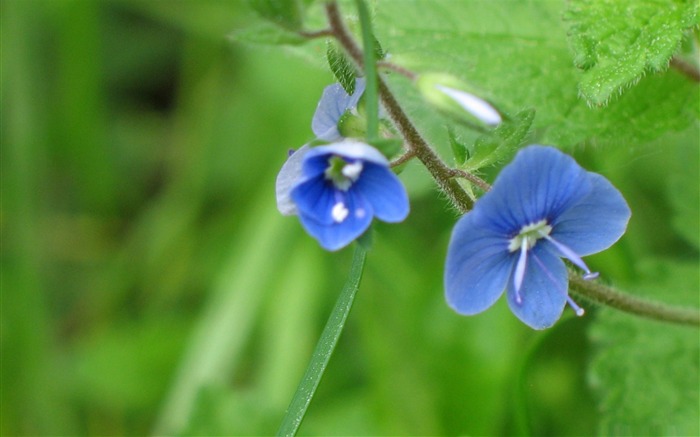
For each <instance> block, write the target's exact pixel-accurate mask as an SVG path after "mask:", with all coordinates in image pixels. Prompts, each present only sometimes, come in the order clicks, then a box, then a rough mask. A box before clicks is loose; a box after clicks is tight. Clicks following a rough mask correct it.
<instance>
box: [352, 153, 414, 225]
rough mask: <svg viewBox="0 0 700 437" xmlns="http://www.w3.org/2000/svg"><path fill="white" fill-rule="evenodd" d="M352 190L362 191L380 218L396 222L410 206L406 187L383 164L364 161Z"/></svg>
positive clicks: (404, 216) (406, 212)
mask: <svg viewBox="0 0 700 437" xmlns="http://www.w3.org/2000/svg"><path fill="white" fill-rule="evenodd" d="M352 190H357V191H359V192H361V193H362V195H363V196H364V197H365V199H367V201H368V202H369V203H370V204H371V205H372V209H374V215H375V216H376V217H377V218H378V219H380V220H384V221H385V222H390V223H396V222H400V221H402V220H404V219H405V218H406V216H407V215H408V212H409V209H410V208H409V204H408V194H406V189H405V188H404V186H403V184H402V183H401V181H400V180H399V178H398V177H397V176H396V175H395V174H394V173H393V172H392V171H391V170H389V169H388V168H386V167H384V166H380V165H377V164H373V163H369V162H368V163H365V166H364V168H363V170H362V174H361V175H360V177H359V179H358V180H357V183H355V184H354V185H353V187H352Z"/></svg>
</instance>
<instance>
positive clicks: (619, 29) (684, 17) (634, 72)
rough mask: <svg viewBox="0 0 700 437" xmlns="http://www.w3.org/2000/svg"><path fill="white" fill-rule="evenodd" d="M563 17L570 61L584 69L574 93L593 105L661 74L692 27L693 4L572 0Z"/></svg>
mask: <svg viewBox="0 0 700 437" xmlns="http://www.w3.org/2000/svg"><path fill="white" fill-rule="evenodd" d="M568 4H569V7H568V10H567V11H566V14H565V19H566V20H567V21H568V23H569V25H570V27H569V41H570V43H571V46H572V48H573V51H574V63H575V64H576V66H578V67H579V68H582V69H584V70H586V72H585V73H584V75H583V77H582V79H581V83H580V85H579V90H580V91H581V94H582V95H583V96H584V97H585V98H586V99H587V100H588V101H589V103H591V104H593V105H602V104H605V103H606V102H608V101H609V99H610V97H611V96H613V95H615V94H619V93H621V92H622V91H623V90H624V89H625V88H628V87H630V86H631V85H633V84H634V83H636V82H637V81H638V80H639V79H640V78H641V77H642V75H643V74H645V72H647V71H652V72H653V71H660V70H664V69H666V68H667V67H668V61H669V59H670V58H671V56H673V54H674V52H675V51H676V50H678V48H679V46H680V44H681V41H682V40H683V36H684V33H685V32H686V30H687V29H689V28H691V27H692V26H695V25H697V24H698V23H697V18H698V3H697V2H696V1H695V0H646V1H639V0H614V1H611V0H573V1H571V2H569V3H568Z"/></svg>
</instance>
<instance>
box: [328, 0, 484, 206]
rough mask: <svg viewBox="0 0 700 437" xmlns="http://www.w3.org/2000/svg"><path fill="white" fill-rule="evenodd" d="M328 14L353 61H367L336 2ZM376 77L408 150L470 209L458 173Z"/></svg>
mask: <svg viewBox="0 0 700 437" xmlns="http://www.w3.org/2000/svg"><path fill="white" fill-rule="evenodd" d="M326 15H327V16H328V22H329V24H330V27H331V30H332V31H333V35H334V36H335V38H336V39H337V40H338V42H339V43H340V45H341V46H343V48H344V49H345V51H346V52H347V53H348V55H350V57H351V58H352V59H353V61H355V63H356V64H357V65H358V66H359V67H360V68H362V67H363V65H364V63H363V54H362V50H361V49H360V48H359V46H358V45H357V43H356V42H355V40H354V39H353V37H352V36H351V35H350V33H349V32H348V30H347V28H346V27H345V24H344V23H343V21H342V19H341V17H340V12H339V11H338V5H337V3H335V2H329V3H326ZM377 79H378V85H379V97H380V99H381V101H382V103H383V104H384V107H385V108H386V110H387V113H388V114H389V118H391V120H392V121H393V122H394V125H395V126H396V128H397V129H398V131H399V132H400V133H401V135H402V136H403V137H404V139H405V140H406V144H407V145H408V147H409V151H411V152H412V153H413V154H414V155H415V156H416V158H418V159H419V160H420V161H421V162H422V163H423V165H425V167H426V168H427V169H428V171H429V172H430V174H431V175H432V176H433V178H434V179H435V181H436V182H437V184H438V186H439V187H440V189H441V190H442V191H443V192H444V193H445V194H446V195H447V197H448V198H449V199H450V201H451V202H452V204H453V205H454V206H455V207H456V208H457V209H458V210H459V211H460V212H463V213H464V212H467V211H469V210H470V209H471V208H472V206H473V202H472V200H471V199H470V198H469V196H468V195H467V193H466V191H464V189H463V188H462V186H461V185H459V182H457V181H456V180H455V179H454V176H455V175H454V173H453V172H452V169H451V168H450V167H448V166H447V165H446V164H445V163H444V162H442V160H441V159H440V158H439V157H438V156H437V154H436V153H435V152H434V151H433V149H432V148H431V147H430V146H429V145H428V143H427V142H426V141H425V139H424V138H423V137H422V136H421V134H420V133H419V132H418V130H417V129H416V128H415V126H414V125H413V123H411V120H410V119H409V118H408V116H407V115H406V113H405V112H404V110H403V108H402V107H401V106H400V105H399V103H398V101H397V100H396V98H395V97H394V95H393V94H392V93H391V91H390V90H389V87H388V86H387V84H386V82H385V81H384V80H383V79H382V78H381V77H378V78H377ZM474 177H476V176H474Z"/></svg>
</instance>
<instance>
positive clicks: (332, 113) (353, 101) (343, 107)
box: [311, 78, 365, 141]
mask: <svg viewBox="0 0 700 437" xmlns="http://www.w3.org/2000/svg"><path fill="white" fill-rule="evenodd" d="M364 92H365V80H364V79H362V78H358V79H355V92H354V93H353V94H352V96H350V95H348V93H346V92H345V90H344V89H343V87H342V86H341V85H340V84H339V83H336V84H333V85H329V86H327V87H326V88H325V89H324V90H323V94H322V95H321V100H319V102H318V106H317V107H316V112H315V113H314V118H313V120H312V121H311V130H313V131H314V134H315V135H316V137H317V138H318V139H320V140H324V141H340V140H341V139H343V136H342V135H341V134H340V131H339V130H338V122H339V121H340V118H341V117H342V116H343V115H344V114H345V113H346V112H348V111H350V112H356V109H357V103H358V102H359V101H360V97H362V93H364Z"/></svg>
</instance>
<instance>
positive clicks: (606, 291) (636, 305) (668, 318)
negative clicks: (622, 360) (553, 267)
mask: <svg viewBox="0 0 700 437" xmlns="http://www.w3.org/2000/svg"><path fill="white" fill-rule="evenodd" d="M569 285H570V287H571V291H572V292H573V293H576V294H578V295H581V296H584V297H586V298H588V299H590V300H592V301H594V302H596V303H599V304H602V305H606V306H609V307H612V308H615V309H618V310H620V311H624V312H626V313H630V314H634V315H637V316H640V317H644V318H647V319H654V320H659V321H662V322H671V323H677V324H680V325H692V326H700V311H698V310H692V309H688V308H680V307H676V306H672V305H666V304H662V303H659V302H653V301H650V300H646V299H641V298H639V297H635V296H631V295H629V294H626V293H620V292H618V291H616V290H613V289H612V288H610V287H607V286H605V285H602V284H599V283H596V282H591V281H586V280H584V279H583V278H581V277H580V276H579V275H578V274H575V273H569Z"/></svg>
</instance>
